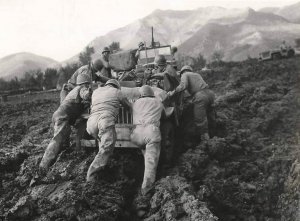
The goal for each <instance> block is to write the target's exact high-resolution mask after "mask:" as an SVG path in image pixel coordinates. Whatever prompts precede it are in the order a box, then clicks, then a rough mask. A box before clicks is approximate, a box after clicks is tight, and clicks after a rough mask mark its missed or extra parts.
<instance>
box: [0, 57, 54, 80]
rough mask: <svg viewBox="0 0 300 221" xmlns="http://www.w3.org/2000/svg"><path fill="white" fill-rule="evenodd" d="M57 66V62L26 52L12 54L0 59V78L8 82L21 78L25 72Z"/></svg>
mask: <svg viewBox="0 0 300 221" xmlns="http://www.w3.org/2000/svg"><path fill="white" fill-rule="evenodd" d="M56 64H58V62H57V61H55V60H53V59H51V58H47V57H43V56H38V55H35V54H32V53H28V52H21V53H17V54H12V55H9V56H6V57H3V58H1V59H0V78H4V79H5V80H10V79H12V78H14V77H18V78H19V79H20V78H22V77H23V76H24V74H25V72H26V71H31V70H37V69H41V70H44V69H46V68H47V67H49V66H50V67H51V66H54V65H56Z"/></svg>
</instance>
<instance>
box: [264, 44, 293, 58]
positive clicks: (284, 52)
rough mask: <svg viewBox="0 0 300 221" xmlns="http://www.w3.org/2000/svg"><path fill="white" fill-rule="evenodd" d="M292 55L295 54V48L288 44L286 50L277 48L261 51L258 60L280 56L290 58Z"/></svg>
mask: <svg viewBox="0 0 300 221" xmlns="http://www.w3.org/2000/svg"><path fill="white" fill-rule="evenodd" d="M293 56H295V50H294V49H293V48H292V47H290V46H289V47H288V48H287V49H286V50H281V49H279V48H278V49H273V50H270V51H264V52H261V53H259V60H260V61H266V60H279V59H282V58H290V57H293Z"/></svg>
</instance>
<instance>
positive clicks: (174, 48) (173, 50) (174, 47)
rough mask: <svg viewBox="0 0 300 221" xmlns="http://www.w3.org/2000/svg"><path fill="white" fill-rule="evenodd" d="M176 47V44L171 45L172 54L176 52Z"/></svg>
mask: <svg viewBox="0 0 300 221" xmlns="http://www.w3.org/2000/svg"><path fill="white" fill-rule="evenodd" d="M177 50H178V49H177V47H176V46H173V47H172V48H171V53H172V54H175V53H176V52H177Z"/></svg>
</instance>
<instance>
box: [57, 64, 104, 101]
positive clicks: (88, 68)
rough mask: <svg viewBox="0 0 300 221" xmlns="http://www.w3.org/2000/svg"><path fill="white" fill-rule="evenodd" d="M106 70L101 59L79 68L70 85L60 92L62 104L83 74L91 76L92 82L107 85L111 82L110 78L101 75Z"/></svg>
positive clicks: (69, 82) (65, 85)
mask: <svg viewBox="0 0 300 221" xmlns="http://www.w3.org/2000/svg"><path fill="white" fill-rule="evenodd" d="M103 68H104V64H103V62H102V60H101V59H95V60H93V61H92V62H90V63H89V64H87V65H83V66H81V67H80V68H78V69H77V70H76V71H75V73H74V74H73V75H72V76H71V78H70V79H69V80H68V83H66V84H64V85H63V87H62V90H61V92H60V103H62V102H63V100H64V99H65V97H66V96H67V95H68V93H69V92H70V91H71V90H72V89H73V88H74V87H76V85H77V79H78V76H79V75H81V74H86V75H89V76H90V79H91V82H92V81H97V82H101V83H105V82H106V81H108V80H109V78H108V77H106V76H104V75H103V74H102V73H101V70H102V69H103Z"/></svg>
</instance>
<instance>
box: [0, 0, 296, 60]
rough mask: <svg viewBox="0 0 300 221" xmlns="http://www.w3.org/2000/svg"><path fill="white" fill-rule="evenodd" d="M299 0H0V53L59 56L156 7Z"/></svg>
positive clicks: (250, 4) (270, 4) (273, 4)
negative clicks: (25, 52)
mask: <svg viewBox="0 0 300 221" xmlns="http://www.w3.org/2000/svg"><path fill="white" fill-rule="evenodd" d="M298 1H299V0H284V1H283V0H202V1H200V0H0V28H1V31H0V58H1V57H3V56H6V55H9V54H13V53H18V52H23V51H27V52H32V53H35V54H38V55H42V56H47V57H50V58H53V59H55V60H58V61H63V60H66V59H68V58H70V57H72V56H73V55H75V54H77V53H78V52H80V51H81V50H82V49H83V48H84V47H85V46H86V45H87V44H88V43H89V42H90V41H92V40H93V39H94V38H95V37H97V36H101V35H104V34H106V33H107V32H109V31H111V30H114V29H116V28H119V27H122V26H124V25H127V24H129V23H131V22H133V21H135V20H136V19H139V18H143V17H145V16H146V15H148V14H150V13H151V12H152V11H153V10H155V9H174V10H184V9H196V8H199V7H207V6H221V7H225V8H245V7H251V8H253V9H260V8H263V7H281V6H285V5H289V4H293V3H296V2H298Z"/></svg>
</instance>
